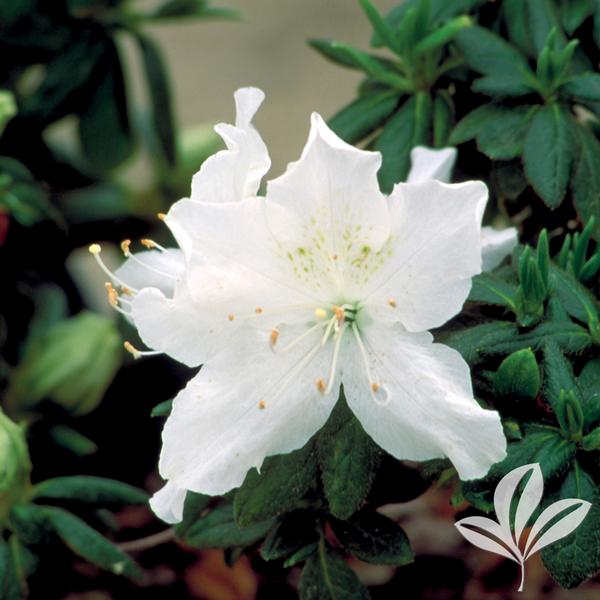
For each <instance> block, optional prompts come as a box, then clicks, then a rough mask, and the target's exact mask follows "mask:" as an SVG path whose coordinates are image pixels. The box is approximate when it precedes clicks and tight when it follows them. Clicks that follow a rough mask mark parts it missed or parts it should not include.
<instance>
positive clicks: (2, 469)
mask: <svg viewBox="0 0 600 600" xmlns="http://www.w3.org/2000/svg"><path fill="white" fill-rule="evenodd" d="M0 457H1V459H0V526H1V525H2V523H4V521H5V520H6V518H7V516H8V513H9V512H10V509H11V508H12V507H13V506H14V505H15V504H17V503H18V502H20V501H22V500H23V498H24V497H25V495H26V493H27V490H28V488H29V474H30V473H31V461H30V460H29V452H28V450H27V442H26V440H25V434H24V432H23V429H22V428H21V427H20V426H19V425H17V424H16V423H14V422H13V421H11V420H10V419H9V418H8V417H7V416H6V415H5V414H4V413H3V412H2V411H0Z"/></svg>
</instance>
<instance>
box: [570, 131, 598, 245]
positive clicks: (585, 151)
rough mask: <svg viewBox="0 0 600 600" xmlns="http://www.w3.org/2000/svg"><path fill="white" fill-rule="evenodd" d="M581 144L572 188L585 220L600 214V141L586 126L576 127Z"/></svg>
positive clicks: (580, 212) (578, 210)
mask: <svg viewBox="0 0 600 600" xmlns="http://www.w3.org/2000/svg"><path fill="white" fill-rule="evenodd" d="M574 133H575V137H576V140H577V145H578V146H579V152H578V156H577V159H576V161H575V165H574V169H573V176H572V177H571V190H572V193H573V199H574V202H575V208H576V209H577V212H578V213H579V215H580V216H581V218H582V219H583V220H584V221H588V220H589V219H590V218H591V217H592V216H596V217H597V216H598V215H600V158H599V157H600V143H598V140H597V139H596V137H595V136H594V135H593V134H592V133H591V132H590V131H589V130H588V129H587V128H585V127H581V126H579V125H578V126H576V127H574ZM595 235H596V237H599V236H600V219H598V220H597V221H596V229H595Z"/></svg>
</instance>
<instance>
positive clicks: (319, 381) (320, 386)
mask: <svg viewBox="0 0 600 600" xmlns="http://www.w3.org/2000/svg"><path fill="white" fill-rule="evenodd" d="M315 385H316V386H317V389H318V390H319V391H320V392H321V394H324V393H325V390H326V389H327V386H326V385H325V380H324V379H323V378H322V377H320V378H319V379H317V380H316V381H315Z"/></svg>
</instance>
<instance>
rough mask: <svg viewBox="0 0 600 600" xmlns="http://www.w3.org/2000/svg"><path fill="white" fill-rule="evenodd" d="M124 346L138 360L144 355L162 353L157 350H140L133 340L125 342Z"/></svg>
mask: <svg viewBox="0 0 600 600" xmlns="http://www.w3.org/2000/svg"><path fill="white" fill-rule="evenodd" d="M123 348H125V350H127V352H129V354H131V355H132V356H133V358H135V359H136V360H137V359H138V358H141V357H142V356H157V355H159V354H162V352H158V351H157V350H138V349H137V348H136V347H135V346H134V345H133V344H132V343H131V342H123Z"/></svg>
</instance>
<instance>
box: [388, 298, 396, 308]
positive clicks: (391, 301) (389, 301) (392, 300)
mask: <svg viewBox="0 0 600 600" xmlns="http://www.w3.org/2000/svg"><path fill="white" fill-rule="evenodd" d="M388 304H389V305H390V306H391V307H392V308H396V306H398V304H397V303H396V300H395V298H390V299H389V300H388Z"/></svg>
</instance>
